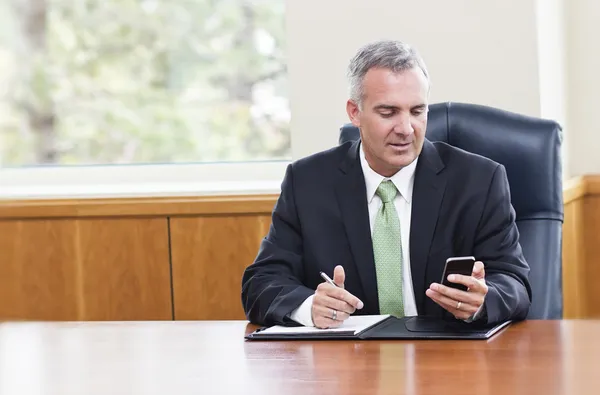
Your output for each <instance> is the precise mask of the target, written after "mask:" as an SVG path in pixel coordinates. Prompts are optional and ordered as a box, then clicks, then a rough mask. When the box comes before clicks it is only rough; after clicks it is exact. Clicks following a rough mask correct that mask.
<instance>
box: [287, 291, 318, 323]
mask: <svg viewBox="0 0 600 395" xmlns="http://www.w3.org/2000/svg"><path fill="white" fill-rule="evenodd" d="M314 297H315V295H310V296H309V297H308V298H306V299H305V300H304V302H302V304H301V305H300V306H299V307H298V308H297V309H295V310H294V311H292V313H291V314H290V318H291V319H292V320H294V321H296V322H297V323H299V324H300V325H304V326H315V324H314V323H313V320H312V303H313V298H314Z"/></svg>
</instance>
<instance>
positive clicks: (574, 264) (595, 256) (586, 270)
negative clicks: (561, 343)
mask: <svg viewBox="0 0 600 395" xmlns="http://www.w3.org/2000/svg"><path fill="white" fill-rule="evenodd" d="M564 205H565V222H564V225H563V298H564V305H565V309H564V317H565V318H600V282H599V280H598V279H599V278H600V176H585V177H579V178H576V179H573V180H570V181H569V182H568V183H567V185H566V186H565V192H564Z"/></svg>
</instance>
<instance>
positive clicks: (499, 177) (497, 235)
mask: <svg viewBox="0 0 600 395" xmlns="http://www.w3.org/2000/svg"><path fill="white" fill-rule="evenodd" d="M474 253H475V257H476V258H477V259H478V260H480V261H482V262H483V264H484V267H485V280H486V284H487V286H488V294H487V295H486V299H485V303H484V309H485V313H486V314H485V315H486V316H487V322H488V323H497V322H500V321H504V320H521V319H525V318H526V316H527V313H528V311H529V306H530V305H531V285H530V283H529V265H528V264H527V262H526V261H525V258H524V256H523V253H522V250H521V245H520V244H519V231H518V229H517V225H516V223H515V211H514V209H513V207H512V205H511V200H510V189H509V185H508V180H507V178H506V170H505V169H504V166H502V165H498V166H497V167H496V170H495V172H494V174H493V176H492V180H491V183H490V186H489V190H488V193H487V198H486V202H485V204H484V208H483V211H482V215H481V218H480V220H479V224H478V228H477V233H476V238H475V246H474Z"/></svg>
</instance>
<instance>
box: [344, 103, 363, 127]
mask: <svg viewBox="0 0 600 395" xmlns="http://www.w3.org/2000/svg"><path fill="white" fill-rule="evenodd" d="M346 112H347V113H348V118H350V122H352V124H353V125H354V126H356V127H358V128H360V117H359V115H360V109H359V108H358V104H356V103H355V102H354V101H352V100H348V101H347V102H346Z"/></svg>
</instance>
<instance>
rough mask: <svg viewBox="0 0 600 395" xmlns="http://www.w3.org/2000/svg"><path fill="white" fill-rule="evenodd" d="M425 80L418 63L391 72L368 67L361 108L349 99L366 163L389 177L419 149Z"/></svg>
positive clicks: (424, 126)
mask: <svg viewBox="0 0 600 395" xmlns="http://www.w3.org/2000/svg"><path fill="white" fill-rule="evenodd" d="M428 92H429V82H428V81H427V78H426V77H425V74H423V72H422V71H421V69H419V68H418V67H414V68H412V69H409V70H405V71H402V72H400V73H394V72H392V71H391V70H389V69H382V68H374V69H370V70H369V71H368V72H367V74H366V75H365V78H364V80H363V100H362V110H361V109H359V108H358V106H357V104H356V103H354V102H353V101H351V100H349V101H348V103H347V105H346V110H347V112H348V116H349V117H350V119H351V121H352V123H353V124H354V125H355V126H358V127H359V128H360V137H361V140H362V145H363V150H364V152H365V157H366V159H367V162H368V163H369V166H371V168H372V169H373V170H375V171H376V172H377V173H379V174H381V175H382V176H385V177H390V176H392V175H394V174H395V173H397V172H398V170H400V169H401V168H403V167H405V166H407V165H409V164H410V163H412V162H413V161H414V160H415V159H416V158H417V157H418V156H419V154H420V153H421V149H422V148H423V141H424V139H425V130H426V129H427V110H428V107H427V106H428V102H427V99H428Z"/></svg>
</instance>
